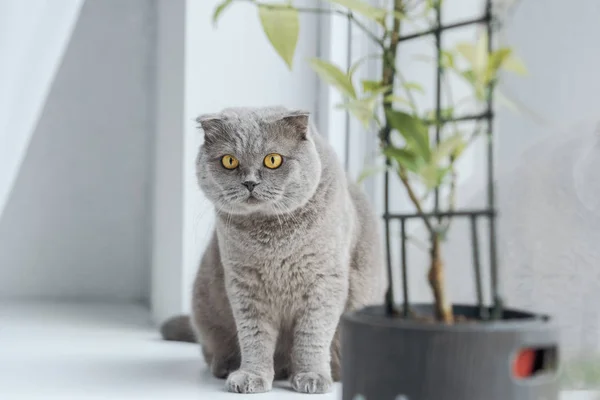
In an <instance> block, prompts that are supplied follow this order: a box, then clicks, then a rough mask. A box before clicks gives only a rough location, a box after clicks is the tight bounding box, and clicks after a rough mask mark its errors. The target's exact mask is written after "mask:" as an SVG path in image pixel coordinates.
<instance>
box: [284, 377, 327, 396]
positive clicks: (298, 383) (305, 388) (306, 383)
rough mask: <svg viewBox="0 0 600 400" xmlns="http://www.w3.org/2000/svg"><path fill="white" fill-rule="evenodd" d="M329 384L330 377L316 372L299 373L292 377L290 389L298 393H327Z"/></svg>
mask: <svg viewBox="0 0 600 400" xmlns="http://www.w3.org/2000/svg"><path fill="white" fill-rule="evenodd" d="M331 384H332V380H331V376H329V375H324V374H319V373H317V372H299V373H297V374H295V375H294V376H292V387H293V388H294V390H295V391H297V392H300V393H327V392H329V390H330V389H331Z"/></svg>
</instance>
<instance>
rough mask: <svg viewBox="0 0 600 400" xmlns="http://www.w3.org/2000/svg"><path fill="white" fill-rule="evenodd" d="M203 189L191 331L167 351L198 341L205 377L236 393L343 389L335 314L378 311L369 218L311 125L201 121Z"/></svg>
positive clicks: (271, 118) (281, 111)
mask: <svg viewBox="0 0 600 400" xmlns="http://www.w3.org/2000/svg"><path fill="white" fill-rule="evenodd" d="M198 122H199V123H200V125H201V127H202V129H203V131H204V135H205V141H204V144H203V145H202V146H201V148H200V151H199V154H198V157H197V168H196V170H197V177H198V182H199V184H200V187H201V189H202V190H203V192H204V193H205V195H206V197H207V198H208V199H209V200H210V201H211V202H212V203H213V204H214V206H215V209H216V214H217V218H216V229H215V233H214V235H213V237H212V240H211V242H210V244H209V246H208V248H207V249H206V251H205V253H204V256H203V258H202V261H201V263H200V268H199V271H198V274H197V277H196V280H195V283H194V289H193V304H192V317H191V321H189V319H188V318H187V317H184V316H182V317H175V318H172V319H171V320H169V321H167V322H166V323H165V324H164V325H163V327H162V334H163V337H164V338H165V339H169V340H187V341H192V340H194V337H193V334H192V331H191V328H190V322H191V325H192V327H193V330H194V332H195V333H196V335H197V336H198V337H199V338H201V339H200V340H199V341H200V342H201V344H202V351H203V354H204V357H205V359H206V362H207V364H208V365H210V368H211V370H212V373H213V375H215V376H216V377H219V378H227V383H226V386H227V389H228V390H229V391H232V392H238V393H258V392H265V391H269V390H270V389H271V387H272V383H273V379H274V378H275V379H287V378H290V379H291V383H292V386H293V388H294V389H295V390H297V391H299V392H304V393H323V392H326V391H328V390H329V389H330V387H331V385H332V381H333V380H339V379H340V347H339V346H340V345H339V338H338V332H337V327H338V322H339V319H340V316H341V314H342V313H343V312H344V311H347V310H354V309H357V308H360V307H363V306H365V305H369V304H377V303H381V302H382V301H383V285H384V280H385V279H384V274H383V271H384V269H383V264H382V258H381V252H380V241H379V234H378V225H377V220H376V217H375V216H374V214H373V212H372V211H371V209H370V207H369V204H368V202H367V199H366V198H365V197H364V195H363V194H362V193H360V191H359V190H358V189H357V188H356V187H354V186H353V185H350V184H348V182H347V180H346V177H345V173H344V171H343V170H342V168H341V166H340V164H339V162H338V161H337V159H336V156H335V153H334V151H333V149H331V148H330V146H329V145H328V144H327V143H326V142H325V141H324V140H323V139H322V138H321V137H320V136H319V135H318V133H317V132H316V130H315V129H314V128H313V127H312V125H310V124H309V115H308V113H305V112H301V111H288V110H287V109H285V108H282V107H270V108H235V109H226V110H224V111H222V112H221V113H219V114H214V115H205V116H201V117H199V118H198Z"/></svg>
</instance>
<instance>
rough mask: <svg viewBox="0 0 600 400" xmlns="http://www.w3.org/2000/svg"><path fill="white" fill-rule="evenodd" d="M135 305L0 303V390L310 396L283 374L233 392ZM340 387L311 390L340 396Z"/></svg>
mask: <svg viewBox="0 0 600 400" xmlns="http://www.w3.org/2000/svg"><path fill="white" fill-rule="evenodd" d="M149 320H150V315H149V312H148V311H147V310H146V309H145V308H142V307H140V306H133V305H68V304H67V305H65V304H63V305H56V304H53V305H36V304H29V305H23V304H21V305H15V304H12V305H7V304H0V326H1V329H0V354H1V360H0V398H2V399H3V400H33V399H40V400H47V399H52V400H54V399H60V400H67V399H69V400H70V399H73V400H87V399H94V400H97V399H110V400H121V399H123V400H125V399H127V400H129V399H140V400H141V399H143V400H151V399H165V400H172V399H177V400H187V399H190V400H192V399H193V400H199V399H210V400H213V399H215V400H218V399H245V398H251V399H252V400H261V399H273V400H276V399H290V400H291V399H306V398H307V395H301V394H298V393H295V392H292V391H291V389H290V388H289V386H288V384H287V383H286V382H276V384H275V386H276V388H275V389H274V390H273V391H272V392H270V393H266V394H262V395H239V394H230V393H227V392H225V390H224V381H222V380H217V379H214V378H212V377H211V376H210V373H209V371H208V369H207V368H206V367H205V365H204V362H203V361H202V357H201V355H200V349H199V347H198V346H197V345H194V344H188V343H172V342H164V341H162V340H160V339H159V335H158V333H157V331H156V330H155V329H153V328H152V327H151V326H150V323H149ZM337 393H339V387H336V392H334V393H331V394H328V395H318V396H314V395H311V396H308V397H310V399H315V400H316V399H337V398H338V397H339V396H338V394H337Z"/></svg>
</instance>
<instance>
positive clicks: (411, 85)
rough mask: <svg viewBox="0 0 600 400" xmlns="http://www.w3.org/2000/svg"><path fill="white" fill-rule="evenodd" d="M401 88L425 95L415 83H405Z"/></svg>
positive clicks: (421, 87) (421, 88)
mask: <svg viewBox="0 0 600 400" xmlns="http://www.w3.org/2000/svg"><path fill="white" fill-rule="evenodd" d="M402 86H403V87H404V88H405V89H406V90H408V91H411V90H414V91H417V92H419V93H421V94H425V89H423V86H421V85H420V84H419V83H417V82H405V83H404V84H402Z"/></svg>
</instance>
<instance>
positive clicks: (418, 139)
mask: <svg viewBox="0 0 600 400" xmlns="http://www.w3.org/2000/svg"><path fill="white" fill-rule="evenodd" d="M386 116H387V119H388V122H389V123H390V125H391V127H392V128H393V129H395V130H397V131H398V132H399V133H400V134H401V135H402V137H404V139H405V140H406V143H407V145H409V146H411V147H412V146H414V150H415V151H416V152H417V154H418V155H420V156H421V157H423V158H424V159H425V160H426V161H429V159H430V157H431V149H430V148H429V130H428V129H427V126H425V124H424V123H423V121H421V119H419V118H418V117H415V116H413V115H411V114H408V113H405V112H403V111H398V110H387V111H386Z"/></svg>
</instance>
